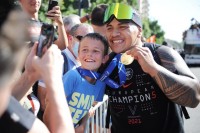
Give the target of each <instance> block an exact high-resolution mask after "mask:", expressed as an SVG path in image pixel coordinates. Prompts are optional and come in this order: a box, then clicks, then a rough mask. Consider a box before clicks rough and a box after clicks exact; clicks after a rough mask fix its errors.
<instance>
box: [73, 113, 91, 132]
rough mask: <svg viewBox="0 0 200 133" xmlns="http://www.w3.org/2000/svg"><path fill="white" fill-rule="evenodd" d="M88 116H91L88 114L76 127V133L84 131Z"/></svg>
mask: <svg viewBox="0 0 200 133" xmlns="http://www.w3.org/2000/svg"><path fill="white" fill-rule="evenodd" d="M88 118H89V114H86V115H85V116H84V117H83V118H82V120H81V124H80V126H78V127H77V128H75V132H76V133H84V131H85V127H86V124H87V120H88Z"/></svg>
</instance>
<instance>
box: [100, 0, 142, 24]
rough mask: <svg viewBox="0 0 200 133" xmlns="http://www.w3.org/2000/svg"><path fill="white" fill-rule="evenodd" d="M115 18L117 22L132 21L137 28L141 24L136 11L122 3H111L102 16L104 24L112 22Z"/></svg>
mask: <svg viewBox="0 0 200 133" xmlns="http://www.w3.org/2000/svg"><path fill="white" fill-rule="evenodd" d="M113 18H116V19H117V20H118V21H130V20H131V21H133V22H134V23H135V24H137V25H138V26H140V27H142V22H141V20H140V17H139V15H138V14H137V13H136V11H135V10H134V9H133V8H132V7H131V6H129V5H126V4H122V3H112V4H111V5H109V6H108V7H107V9H106V11H105V14H104V21H103V22H104V23H108V22H110V21H112V19H113Z"/></svg>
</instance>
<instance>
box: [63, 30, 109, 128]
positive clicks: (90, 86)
mask: <svg viewBox="0 0 200 133" xmlns="http://www.w3.org/2000/svg"><path fill="white" fill-rule="evenodd" d="M107 55H108V42H107V40H106V39H105V38H104V37H103V36H101V35H100V34H98V33H89V34H87V35H86V36H84V37H83V38H82V40H81V42H80V45H79V50H78V58H79V61H80V63H81V66H80V67H78V68H77V69H73V70H70V71H68V72H67V73H66V74H65V75H64V76H63V83H64V89H65V95H66V98H67V102H68V104H69V107H70V111H71V115H72V119H73V123H74V126H75V127H77V126H80V125H79V124H80V123H79V121H80V120H81V119H82V118H83V117H84V116H86V114H87V113H88V111H89V109H90V107H91V106H92V104H93V102H94V101H102V99H103V95H104V90H105V83H103V82H101V81H99V80H96V78H95V76H94V77H92V76H91V75H95V73H96V72H97V70H98V68H99V67H100V66H101V64H102V63H105V62H106V61H107V59H108V56H107ZM81 125H82V124H81Z"/></svg>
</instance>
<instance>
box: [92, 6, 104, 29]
mask: <svg viewBox="0 0 200 133" xmlns="http://www.w3.org/2000/svg"><path fill="white" fill-rule="evenodd" d="M107 7H108V5H106V4H99V5H97V6H96V7H95V8H94V9H93V10H92V13H91V23H92V24H93V25H97V26H103V25H104V23H103V18H104V13H105V10H106V8H107Z"/></svg>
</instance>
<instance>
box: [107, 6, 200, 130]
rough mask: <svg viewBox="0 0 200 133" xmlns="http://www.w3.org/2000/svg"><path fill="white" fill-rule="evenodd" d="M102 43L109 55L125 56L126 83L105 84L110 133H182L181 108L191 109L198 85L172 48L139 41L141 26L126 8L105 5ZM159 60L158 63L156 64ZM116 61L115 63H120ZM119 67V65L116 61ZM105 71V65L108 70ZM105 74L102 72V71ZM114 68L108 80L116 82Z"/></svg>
mask: <svg viewBox="0 0 200 133" xmlns="http://www.w3.org/2000/svg"><path fill="white" fill-rule="evenodd" d="M104 23H105V25H106V38H107V40H108V42H109V46H110V48H111V50H112V51H113V52H112V53H111V54H110V59H109V60H110V61H108V63H107V64H109V63H110V62H112V61H111V60H112V58H113V56H112V55H122V54H123V53H126V54H127V55H130V56H131V57H129V56H127V58H129V59H131V60H132V62H130V64H125V65H124V66H125V69H126V80H125V82H124V83H123V84H122V85H120V86H119V87H118V88H113V87H110V86H109V85H107V87H106V94H108V97H109V100H108V101H109V107H110V115H111V120H112V126H111V132H112V133H133V132H134V133H150V132H151V133H184V127H183V117H182V111H181V109H182V108H181V107H180V105H181V106H186V107H191V108H194V107H196V106H197V105H198V104H199V101H200V84H199V81H198V79H197V78H196V77H195V75H194V74H193V73H192V72H191V71H190V69H189V68H188V66H187V65H186V63H185V62H184V60H183V59H182V58H181V56H180V55H179V54H178V53H177V52H176V51H175V50H173V49H172V48H169V47H166V46H157V45H155V44H150V46H155V49H154V53H152V52H151V49H150V48H149V47H146V46H147V43H143V42H142V41H141V37H142V21H141V19H140V16H139V14H138V13H137V12H136V10H135V9H133V8H132V7H131V6H129V5H127V4H121V3H113V4H110V5H109V6H108V7H107V9H106V11H105V15H104ZM156 57H158V58H159V61H160V62H159V61H158V60H157V59H156ZM119 62H120V61H119ZM121 62H123V61H122V60H121ZM108 66H109V65H108ZM104 71H105V69H104ZM120 76H121V75H120V74H119V70H118V68H117V67H116V68H115V69H114V70H113V71H112V72H111V74H110V76H109V78H110V79H113V80H114V81H116V82H117V81H118V82H119V81H120Z"/></svg>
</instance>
